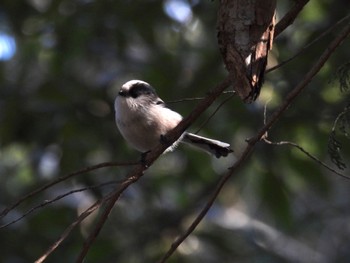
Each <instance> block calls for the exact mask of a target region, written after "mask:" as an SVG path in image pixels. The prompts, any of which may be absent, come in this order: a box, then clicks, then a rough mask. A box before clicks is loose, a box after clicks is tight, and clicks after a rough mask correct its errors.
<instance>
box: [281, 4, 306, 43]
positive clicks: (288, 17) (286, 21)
mask: <svg viewBox="0 0 350 263" xmlns="http://www.w3.org/2000/svg"><path fill="white" fill-rule="evenodd" d="M309 1H310V0H298V1H296V3H295V5H294V6H293V7H292V8H291V9H290V10H289V12H288V13H287V14H285V15H284V17H283V18H282V19H281V20H280V21H279V22H278V23H277V24H276V27H275V38H276V37H277V36H278V35H279V34H281V33H282V32H283V31H284V30H285V29H286V28H287V27H289V26H290V25H291V24H293V22H294V20H295V18H296V17H297V16H298V14H299V13H300V12H301V10H303V8H304V6H305V5H306V4H307V3H308V2H309Z"/></svg>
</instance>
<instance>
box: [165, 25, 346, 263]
mask: <svg viewBox="0 0 350 263" xmlns="http://www.w3.org/2000/svg"><path fill="white" fill-rule="evenodd" d="M349 33H350V25H346V26H345V28H344V29H343V31H342V32H341V33H340V34H339V35H338V36H337V37H336V38H335V39H334V40H333V41H332V42H331V43H330V44H329V46H328V47H327V49H326V50H325V51H324V52H323V53H322V55H321V56H320V57H319V59H318V60H317V61H316V62H315V63H314V65H313V66H312V67H311V69H310V70H309V71H308V73H307V74H306V75H305V76H304V78H303V79H302V80H301V81H300V83H299V84H298V85H297V86H296V87H295V88H294V89H293V90H292V91H291V92H290V93H289V94H288V96H287V97H286V99H285V100H284V102H283V103H282V105H281V106H280V107H279V108H278V109H277V110H276V111H275V112H274V113H273V114H272V116H271V117H270V119H269V120H268V121H267V123H266V124H265V125H264V126H263V127H262V128H261V129H260V130H259V131H258V132H257V134H256V135H255V136H254V137H253V138H251V139H249V140H248V145H247V146H246V148H245V149H244V151H243V152H242V154H241V156H240V157H239V158H238V159H237V161H236V162H235V163H234V165H233V166H231V167H230V168H229V171H228V172H227V173H226V174H225V175H224V176H223V177H222V178H221V180H220V181H219V183H218V185H217V187H216V189H215V191H214V192H213V194H212V195H211V197H210V198H209V200H208V201H207V203H206V205H205V206H204V207H203V208H202V210H201V211H200V213H199V214H198V216H197V217H196V218H195V220H194V221H193V222H192V223H191V225H190V226H189V227H188V228H187V229H186V231H185V232H184V233H183V234H182V235H180V236H179V237H178V238H177V239H176V240H175V241H174V242H173V243H172V245H171V247H170V248H169V250H168V251H167V252H166V254H165V255H164V256H163V257H162V258H161V260H160V261H159V262H160V263H164V262H166V261H167V259H168V258H169V257H170V256H171V255H172V254H173V253H174V252H175V250H176V249H177V247H178V246H179V245H180V244H181V243H182V242H183V241H184V240H185V239H186V238H187V237H188V236H189V235H190V234H191V233H192V232H193V231H194V230H195V229H196V227H197V226H198V224H199V223H200V222H201V221H202V219H203V218H204V216H205V215H206V214H207V212H208V211H209V209H210V208H211V206H212V204H213V203H214V201H215V200H216V198H217V196H218V195H219V193H220V192H221V189H222V188H223V187H224V185H225V183H226V181H227V180H228V179H229V178H231V177H232V176H233V175H236V173H237V171H238V169H239V168H240V166H241V165H243V163H244V161H245V160H246V159H247V158H248V157H249V155H250V154H251V153H252V152H253V150H254V148H255V145H256V144H257V143H258V142H259V141H260V140H261V138H262V137H263V136H264V135H265V134H266V132H268V131H269V130H270V129H271V127H272V126H273V125H274V124H275V123H276V122H277V121H278V120H279V119H280V118H281V116H282V114H283V113H284V112H285V111H286V110H287V109H288V107H289V106H290V105H291V103H292V102H293V101H294V100H295V99H296V98H297V97H298V95H299V94H300V93H301V92H302V91H303V90H304V89H305V88H306V86H307V85H308V84H309V83H310V81H311V80H312V79H313V77H314V76H315V75H316V74H317V73H318V72H319V71H320V69H321V68H322V67H323V65H324V63H325V62H326V61H327V60H328V58H329V57H330V55H331V54H332V53H333V52H334V50H335V49H336V48H337V47H338V46H339V45H340V44H341V43H342V42H343V40H344V39H345V38H346V37H347V36H348V35H349Z"/></svg>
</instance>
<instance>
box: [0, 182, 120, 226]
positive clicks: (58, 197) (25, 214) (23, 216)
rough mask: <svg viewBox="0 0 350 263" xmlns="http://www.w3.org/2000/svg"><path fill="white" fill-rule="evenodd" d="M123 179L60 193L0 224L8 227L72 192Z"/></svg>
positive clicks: (98, 186)
mask: <svg viewBox="0 0 350 263" xmlns="http://www.w3.org/2000/svg"><path fill="white" fill-rule="evenodd" d="M123 181H124V180H123ZM123 181H110V182H104V183H101V184H98V185H93V186H88V187H83V188H79V189H75V190H72V191H69V192H67V193H64V194H61V195H58V196H56V197H55V198H53V199H51V200H45V201H44V202H42V203H40V204H39V205H37V206H34V207H32V208H31V209H29V210H28V211H27V212H25V213H24V214H23V215H21V216H20V217H18V218H16V219H14V220H13V221H11V222H9V223H7V224H4V225H2V226H0V229H2V228H5V227H8V226H10V225H13V224H15V223H17V222H18V221H20V220H22V219H23V218H25V217H26V216H28V215H29V214H31V213H33V212H35V211H36V210H38V209H40V208H43V207H45V206H47V205H50V204H53V203H55V202H57V201H58V200H61V199H62V198H65V197H66V196H69V195H71V194H75V193H79V192H83V191H87V190H92V189H96V188H100V187H103V186H107V185H111V184H120V183H122V182H123Z"/></svg>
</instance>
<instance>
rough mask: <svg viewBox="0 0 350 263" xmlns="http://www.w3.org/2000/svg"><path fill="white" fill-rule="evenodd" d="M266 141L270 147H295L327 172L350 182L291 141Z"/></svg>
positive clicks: (265, 139) (346, 177)
mask: <svg viewBox="0 0 350 263" xmlns="http://www.w3.org/2000/svg"><path fill="white" fill-rule="evenodd" d="M263 139H264V141H265V142H266V143H267V144H270V145H275V146H281V145H289V146H293V147H295V148H297V149H299V150H300V151H301V152H303V153H304V154H306V155H307V156H308V157H310V158H311V159H312V160H314V161H315V162H317V163H318V164H319V165H321V166H323V167H324V168H326V169H327V170H329V171H330V172H332V173H334V174H336V175H339V176H341V177H343V178H345V179H347V180H350V177H348V176H346V175H345V174H342V173H340V172H338V171H337V170H334V169H333V168H332V167H330V166H329V165H327V164H326V163H325V162H323V161H321V160H320V159H318V158H317V157H316V156H314V155H312V154H311V153H309V152H308V151H306V150H305V149H304V148H303V147H301V146H300V145H298V144H296V143H294V142H289V141H279V142H272V141H270V140H268V139H267V138H266V137H264V138H263Z"/></svg>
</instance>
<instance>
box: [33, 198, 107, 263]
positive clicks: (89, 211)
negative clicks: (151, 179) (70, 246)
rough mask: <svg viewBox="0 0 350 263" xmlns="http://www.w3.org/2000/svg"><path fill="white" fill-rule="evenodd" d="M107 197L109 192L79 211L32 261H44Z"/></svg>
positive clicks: (37, 262) (40, 262) (39, 262)
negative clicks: (59, 234) (60, 233)
mask: <svg viewBox="0 0 350 263" xmlns="http://www.w3.org/2000/svg"><path fill="white" fill-rule="evenodd" d="M109 198H111V194H109V195H107V196H105V197H104V198H102V199H100V200H98V201H96V202H95V203H94V204H93V205H91V206H90V207H89V208H88V209H86V210H85V211H84V212H83V213H81V214H80V215H79V216H78V218H77V219H76V220H75V221H74V222H73V223H71V224H70V225H69V226H68V227H67V228H66V230H65V231H64V232H63V233H62V235H61V236H60V237H59V239H58V240H57V241H56V242H55V243H53V244H52V245H51V246H50V247H49V248H48V250H47V251H46V252H45V253H44V254H43V255H42V256H41V257H40V258H39V259H37V260H36V261H35V262H34V263H42V262H44V261H45V260H46V259H47V257H48V256H49V255H51V254H52V252H53V251H55V250H56V249H57V248H58V246H59V245H60V244H61V243H62V242H63V241H64V240H65V239H66V238H67V237H68V236H69V234H70V233H71V232H72V231H73V229H74V228H75V227H76V226H77V225H79V224H80V223H81V222H82V221H83V220H84V219H85V218H86V217H88V216H89V215H91V214H92V213H93V212H94V211H95V210H96V209H98V208H99V207H100V206H101V205H102V204H103V203H104V202H106V201H107V200H108V199H109Z"/></svg>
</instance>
